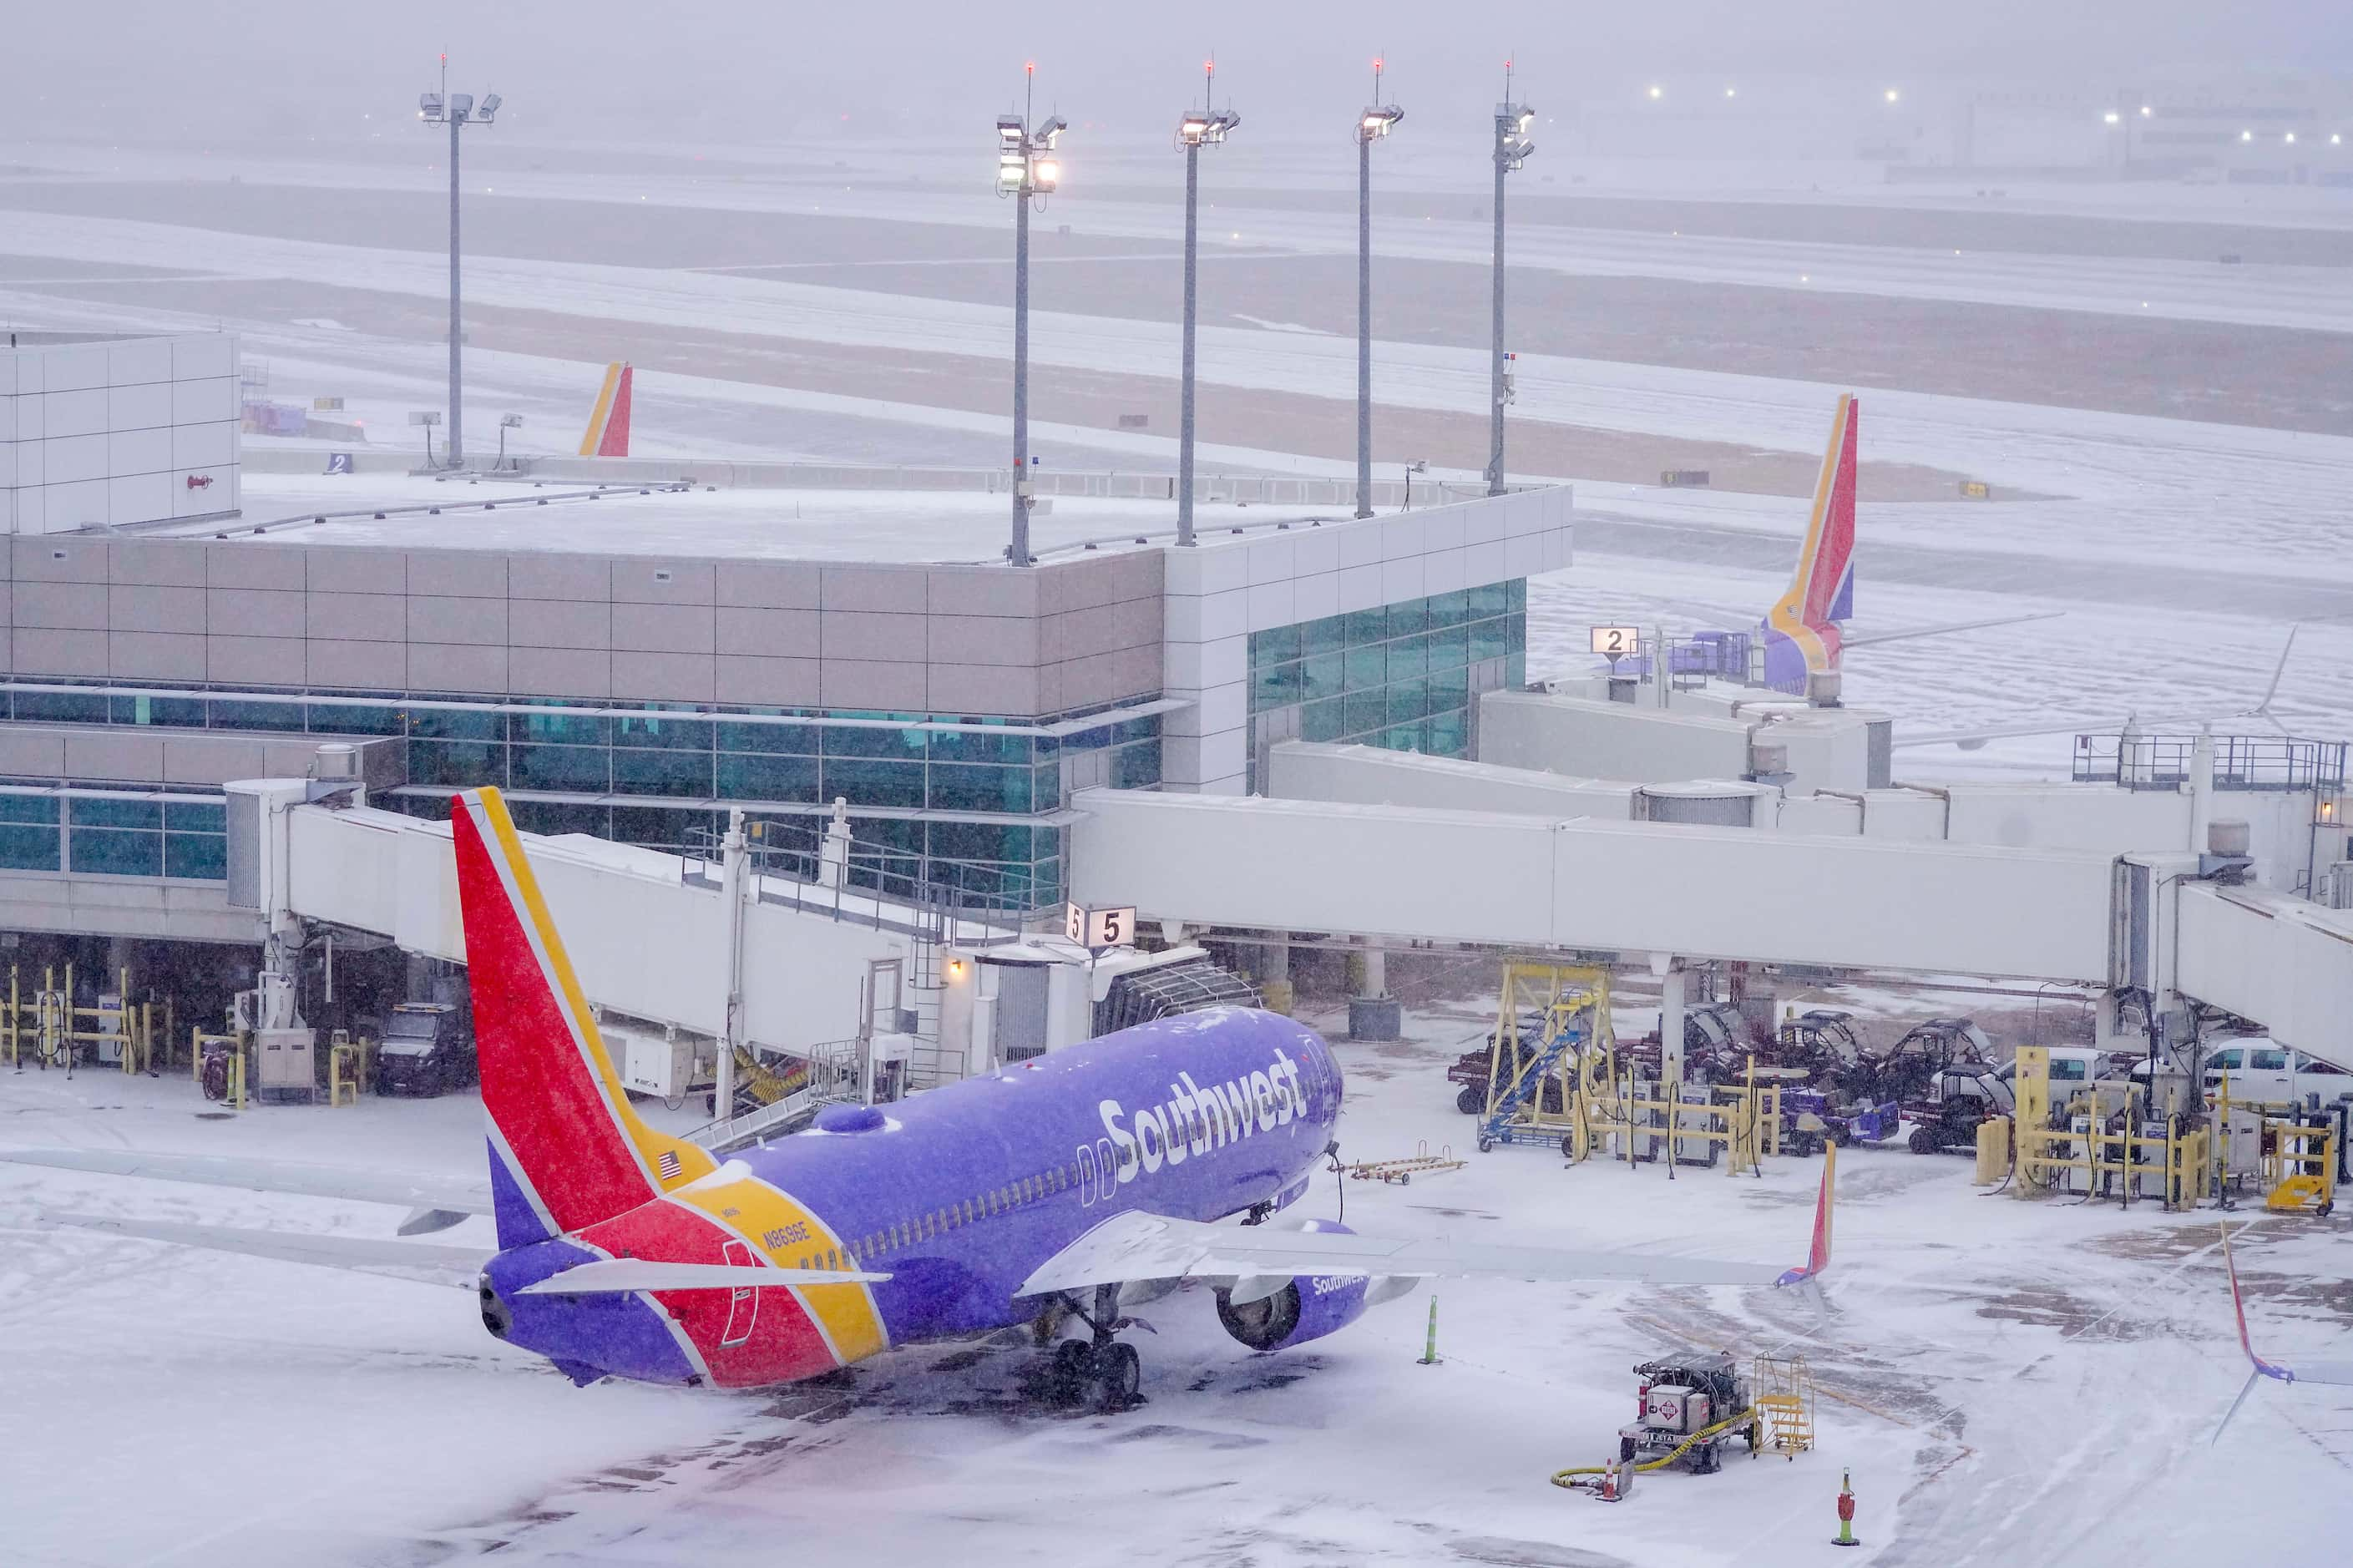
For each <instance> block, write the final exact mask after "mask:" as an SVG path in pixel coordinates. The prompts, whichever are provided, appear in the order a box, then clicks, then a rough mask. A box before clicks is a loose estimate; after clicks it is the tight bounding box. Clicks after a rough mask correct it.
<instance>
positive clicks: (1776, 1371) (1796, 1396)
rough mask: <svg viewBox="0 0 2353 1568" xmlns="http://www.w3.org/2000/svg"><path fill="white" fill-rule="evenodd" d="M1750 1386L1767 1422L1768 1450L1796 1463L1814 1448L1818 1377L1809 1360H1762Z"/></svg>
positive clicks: (1761, 1414) (1769, 1357) (1764, 1358)
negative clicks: (1807, 1363)
mask: <svg viewBox="0 0 2353 1568" xmlns="http://www.w3.org/2000/svg"><path fill="white" fill-rule="evenodd" d="M1748 1386H1749V1389H1750V1396H1749V1403H1750V1404H1751V1405H1754V1406H1755V1407H1756V1410H1757V1415H1759V1416H1760V1417H1761V1418H1762V1419H1763V1422H1764V1426H1765V1443H1764V1447H1767V1448H1768V1449H1770V1450H1771V1451H1772V1452H1774V1453H1776V1454H1779V1455H1781V1456H1783V1457H1784V1458H1791V1459H1794V1458H1797V1457H1798V1456H1799V1455H1800V1454H1802V1453H1804V1452H1805V1451H1806V1450H1807V1449H1809V1448H1810V1447H1813V1446H1814V1374H1813V1371H1812V1369H1811V1368H1810V1367H1808V1366H1807V1365H1806V1358H1805V1357H1803V1356H1791V1357H1789V1358H1788V1360H1786V1361H1776V1360H1774V1359H1773V1358H1772V1357H1771V1356H1761V1355H1760V1356H1758V1357H1757V1367H1756V1370H1755V1372H1753V1373H1751V1374H1750V1376H1749V1379H1748Z"/></svg>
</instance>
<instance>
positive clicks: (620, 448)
mask: <svg viewBox="0 0 2353 1568" xmlns="http://www.w3.org/2000/svg"><path fill="white" fill-rule="evenodd" d="M636 375H637V372H636V370H635V369H634V368H633V367H632V366H630V365H629V364H628V363H625V362H622V363H613V364H608V365H607V366H606V367H605V384H604V385H603V386H602V387H601V388H599V389H598V391H597V393H596V406H595V407H594V408H592V409H590V410H589V413H588V428H587V430H586V432H585V433H584V434H583V435H582V436H581V437H580V455H581V456H582V457H584V458H626V457H628V455H629V391H630V383H631V382H632V381H633V380H634V379H635V378H636Z"/></svg>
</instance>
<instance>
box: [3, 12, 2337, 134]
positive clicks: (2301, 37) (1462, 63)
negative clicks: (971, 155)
mask: <svg viewBox="0 0 2353 1568" xmlns="http://www.w3.org/2000/svg"><path fill="white" fill-rule="evenodd" d="M1507 18H1508V19H1507ZM9 45H10V53H11V55H12V56H13V57H14V60H13V64H14V66H15V69H14V70H13V71H12V73H11V74H12V77H13V78H14V79H15V80H16V81H18V82H29V83H31V84H32V85H33V86H34V88H35V90H34V91H33V92H32V93H31V94H29V95H26V94H23V93H21V92H19V91H14V90H12V91H11V92H10V93H8V94H6V95H0V133H7V134H12V135H18V136H22V135H26V134H37V133H38V132H39V131H40V129H42V128H44V127H46V128H51V129H54V130H56V131H58V132H64V133H69V134H73V135H77V136H79V135H83V134H87V133H89V132H91V131H94V130H98V129H100V128H101V127H108V126H111V127H113V128H114V129H116V130H117V131H118V132H120V133H121V134H123V135H124V136H126V137H147V136H153V135H173V136H178V135H182V134H185V132H187V130H188V129H189V128H191V127H193V126H196V125H206V124H208V125H211V126H214V127H216V128H217V129H216V132H215V134H217V135H218V136H219V137H220V139H221V140H222V141H223V142H228V141H231V140H246V139H248V138H246V137H244V136H243V135H241V134H240V132H243V131H245V130H246V129H248V128H249V129H250V132H251V138H250V139H257V140H260V139H269V138H270V137H273V136H280V135H286V136H309V135H313V134H327V135H332V134H335V133H336V132H337V131H338V129H339V128H348V127H350V126H351V125H352V123H353V120H354V119H355V117H356V113H357V112H358V110H359V109H360V108H361V107H362V106H364V105H377V106H380V107H381V110H386V111H390V112H391V113H393V114H396V115H397V114H399V113H402V112H404V111H407V110H413V107H414V104H415V102H416V94H417V90H418V89H419V88H420V87H422V86H424V85H427V83H428V82H429V81H430V79H431V76H432V72H433V66H434V58H435V56H436V55H437V53H438V51H439V50H441V49H443V48H445V47H446V48H447V49H448V50H449V52H450V54H451V57H452V60H453V76H452V86H453V87H459V88H466V89H472V90H477V91H479V90H480V88H481V86H482V85H483V84H489V85H491V86H492V87H495V88H496V89H498V90H499V91H501V92H502V93H504V94H506V95H507V96H508V98H509V99H510V100H511V102H512V108H513V121H512V123H514V124H515V125H516V126H517V127H518V129H519V131H521V132H527V133H531V134H534V135H544V136H549V137H560V138H562V139H565V140H571V139H575V138H588V137H598V138H602V137H606V136H610V135H613V134H616V133H619V132H622V127H621V126H620V125H619V124H618V123H617V121H619V120H620V119H622V118H623V117H625V116H628V115H629V114H631V113H633V112H634V113H638V114H646V113H651V114H654V115H657V116H659V117H660V119H661V120H662V121H665V124H664V127H663V129H662V131H660V132H657V133H656V134H657V135H658V137H659V139H660V140H663V141H674V140H678V139H680V138H681V136H682V137H684V138H685V139H689V140H691V139H692V138H693V137H694V136H696V135H698V134H708V135H712V136H728V137H758V136H761V135H763V134H776V135H783V134H786V133H790V132H795V131H798V132H809V131H815V130H820V129H828V128H839V127H840V125H841V123H842V122H841V121H840V118H839V117H840V116H841V115H842V114H844V113H848V114H849V115H850V116H851V121H850V123H851V124H852V125H864V126H869V127H872V126H878V125H880V126H883V127H889V126H892V125H905V126H908V127H909V128H911V129H913V130H917V131H922V132H933V131H935V130H937V129H939V128H941V127H944V126H951V125H955V124H958V123H961V122H964V121H969V120H974V119H982V118H985V117H986V115H987V113H988V112H990V111H991V110H995V109H996V108H997V107H999V106H1000V105H1001V104H1002V103H1004V102H1005V101H1006V100H1007V99H1008V97H1009V96H1010V95H1011V94H1012V93H1013V91H1014V90H1016V88H1017V86H1018V80H1019V73H1020V68H1021V65H1022V62H1023V61H1024V60H1025V59H1035V60H1036V61H1037V62H1038V66H1039V89H1040V96H1041V98H1042V99H1049V100H1051V101H1052V103H1053V104H1054V105H1055V106H1056V107H1058V108H1060V110H1061V111H1062V112H1063V113H1064V114H1066V115H1068V116H1069V117H1070V118H1071V120H1073V121H1082V120H1092V121H1103V122H1108V123H1109V124H1110V125H1111V126H1112V127H1113V128H1115V129H1134V130H1138V131H1145V130H1152V129H1155V128H1157V127H1158V126H1159V125H1160V123H1161V122H1162V121H1166V120H1167V119H1168V118H1169V117H1170V115H1171V113H1172V112H1173V111H1174V110H1176V109H1179V108H1182V107H1183V106H1184V103H1185V102H1186V100H1187V97H1188V95H1190V94H1191V93H1192V92H1193V90H1194V89H1195V86H1196V84H1197V82H1198V70H1199V66H1200V61H1201V59H1202V57H1203V55H1204V53H1205V52H1206V51H1208V50H1210V49H1214V50H1215V51H1216V53H1217V56H1218V58H1219V75H1220V80H1221V81H1223V82H1225V83H1227V84H1229V86H1230V87H1231V89H1232V91H1233V94H1234V97H1235V100H1236V101H1237V102H1238V103H1239V104H1240V107H1241V108H1242V109H1243V110H1244V111H1245V113H1246V114H1250V115H1251V116H1252V117H1253V122H1254V123H1265V122H1267V121H1273V122H1275V123H1277V124H1280V123H1282V122H1283V121H1285V120H1286V119H1289V118H1293V117H1294V116H1295V117H1308V116H1329V115H1332V114H1335V113H1336V114H1340V115H1345V114H1346V113H1347V112H1348V111H1349V110H1352V109H1353V108H1354V107H1356V105H1357V104H1358V103H1359V102H1361V101H1362V100H1363V99H1364V97H1365V95H1366V91H1367V90H1368V83H1367V81H1366V62H1367V61H1368V59H1369V58H1370V57H1371V56H1372V55H1373V54H1374V53H1375V52H1377V51H1378V52H1384V53H1386V54H1387V56H1388V59H1389V61H1390V62H1391V67H1392V73H1393V79H1394V81H1395V84H1396V90H1395V94H1394V96H1395V97H1396V98H1397V99H1398V100H1399V101H1402V102H1405V103H1407V104H1408V105H1409V106H1411V105H1415V104H1419V105H1423V106H1435V105H1438V104H1451V103H1454V102H1456V101H1458V100H1459V101H1460V102H1461V103H1463V104H1466V105H1483V104H1484V103H1485V102H1487V101H1490V100H1492V98H1493V93H1494V88H1495V81H1494V79H1495V77H1496V74H1497V68H1498V67H1499V65H1500V63H1501V61H1502V60H1503V58H1504V56H1505V55H1506V54H1510V53H1516V55H1517V56H1518V58H1519V60H1520V63H1521V68H1522V71H1523V77H1524V79H1525V83H1526V91H1525V96H1526V97H1528V98H1529V99H1531V100H1536V101H1539V102H1542V103H1544V104H1545V105H1546V107H1547V108H1550V107H1552V106H1553V105H1556V104H1560V103H1562V102H1564V101H1565V100H1568V99H1569V98H1571V97H1573V96H1575V95H1577V94H1580V93H1587V92H1600V91H1614V90H1616V89H1617V87H1618V85H1619V84H1621V83H1623V82H1625V81H1628V80H1631V79H1636V78H1650V77H1653V76H1656V77H1661V78H1663V79H1669V80H1672V79H1675V78H1676V76H1677V75H1678V73H1684V74H1687V75H1688V76H1690V77H1692V78H1700V77H1709V78H1720V77H1722V76H1724V75H1725V73H1740V74H1742V75H1744V76H1745V77H1761V76H1769V75H1772V74H1775V73H1779V74H1782V75H1785V76H1789V75H1810V76H1819V77H1843V78H1851V79H1855V80H1857V81H1876V80H1879V79H1886V80H1889V81H1897V80H1902V81H1905V82H1907V83H1921V84H1926V83H1927V82H1929V81H1931V80H1933V79H1952V78H1956V77H2014V78H2019V79H2031V80H2037V81H2050V80H2052V79H2058V80H2061V81H2069V80H2073V79H2078V78H2080V79H2084V80H2085V81H2086V82H2087V83H2088V84H2090V85H2094V86H2100V87H2106V86H2113V85H2117V84H2119V83H2120V81H2122V80H2125V79H2130V78H2132V77H2134V76H2135V75H2136V74H2138V73H2147V72H2150V71H2152V70H2155V69H2158V68H2166V67H2181V68H2189V69H2192V70H2200V71H2218V70H2225V69H2229V68H2246V69H2250V70H2259V71H2291V70H2293V71H2303V72H2312V71H2328V72H2337V73H2353V4H2348V0H1936V3H1935V4H1927V3H1922V0H1778V3H1772V4H1768V3H1765V0H1649V3H1646V4H1641V5H1607V6H1604V5H1573V6H1563V5H1522V6H1517V7H1511V6H1505V5H1493V4H1488V5H1463V4H1461V3H1460V0H1356V3H1354V4H1346V5H1341V4H1328V3H1325V0H1260V3H1259V4H1256V5H1237V6H1209V5H1198V6H1166V5H1140V4H1136V3H1135V0H1114V3H1113V4H1109V5H1103V4H1097V5H1076V6H1072V5H1057V6H1047V5H1030V6H1020V5H1003V4H994V5H991V4H979V3H974V0H955V3H950V0H891V3H889V4H871V3H868V4H858V3H839V0H837V3H835V4H831V5H823V6H816V5H793V4H782V5H775V4H769V5H750V4H712V3H703V4H697V3H694V0H563V3H556V0H513V3H510V4H503V5H488V4H483V3H481V0H470V3H458V0H415V3H411V4H405V5H381V4H375V5H359V6H337V5H332V4H321V3H319V0H302V3H299V4H298V3H293V0H240V3H238V4H236V5H206V4H201V3H198V4H189V3H188V0H117V3H111V4H102V5H89V4H83V5H66V4H56V3H49V0H38V3H34V0H28V3H26V4H22V5H16V6H12V7H11V16H10V21H9Z"/></svg>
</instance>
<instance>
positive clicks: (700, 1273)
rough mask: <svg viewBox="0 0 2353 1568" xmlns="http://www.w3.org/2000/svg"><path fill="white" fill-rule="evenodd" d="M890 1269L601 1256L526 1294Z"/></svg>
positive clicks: (719, 1284)
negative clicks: (679, 1261)
mask: <svg viewBox="0 0 2353 1568" xmlns="http://www.w3.org/2000/svg"><path fill="white" fill-rule="evenodd" d="M890 1278H891V1276H890V1275H888V1274H875V1273H870V1272H868V1271H866V1270H864V1269H860V1268H776V1267H774V1266H772V1265H769V1264H765V1263H749V1264H746V1263H660V1262H657V1261H655V1260H653V1259H651V1258H599V1259H597V1260H596V1262H593V1263H583V1264H579V1265H577V1266H576V1267H574V1268H567V1269H565V1271H564V1272H563V1273H561V1274H551V1275H549V1276H548V1277H547V1278H546V1279H542V1280H541V1281H539V1282H538V1283H537V1284H535V1285H526V1286H524V1287H523V1288H522V1289H521V1290H520V1291H518V1292H517V1294H518V1295H523V1296H592V1295H607V1294H619V1293H623V1292H632V1291H638V1290H740V1289H744V1288H745V1287H747V1286H748V1287H750V1288H752V1289H768V1288H771V1287H774V1286H778V1285H854V1284H859V1283H860V1282H864V1283H868V1284H878V1285H879V1284H881V1282H882V1281H883V1280H885V1279H890Z"/></svg>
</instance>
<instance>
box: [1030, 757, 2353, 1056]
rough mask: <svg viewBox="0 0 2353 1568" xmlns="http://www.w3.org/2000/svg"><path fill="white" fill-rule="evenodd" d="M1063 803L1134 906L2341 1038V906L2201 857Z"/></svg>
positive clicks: (1255, 925)
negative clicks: (2209, 1015)
mask: <svg viewBox="0 0 2353 1568" xmlns="http://www.w3.org/2000/svg"><path fill="white" fill-rule="evenodd" d="M1073 804H1074V805H1076V806H1077V807H1078V808H1079V809H1080V811H1081V812H1082V813H1083V816H1082V819H1081V821H1080V823H1079V824H1078V826H1076V827H1074V828H1073V829H1072V844H1071V884H1072V889H1071V897H1072V898H1073V899H1075V900H1078V901H1080V902H1082V903H1086V904H1126V905H1134V906H1135V907H1136V909H1137V910H1139V911H1140V912H1141V913H1142V914H1143V915H1144V916H1145V917H1146V918H1156V919H1161V920H1171V921H1184V922H1186V923H1187V924H1190V925H1196V926H1219V925H1223V926H1238V927H1243V928H1248V929H1253V930H1270V931H1343V932H1347V933H1350V934H1361V935H1366V936H1381V937H1388V938H1395V939H1400V940H1422V941H1434V942H1484V943H1493V944H1495V945H1498V946H1505V947H1525V948H1533V949H1537V950H1561V949H1568V950H1581V951H1588V952H1647V953H1672V954H1675V955H1678V956H1681V957H1684V958H1694V959H1733V960H1748V961H1751V962H1757V963H1800V964H1813V965H1822V966H1826V967H1832V968H1854V969H1892V970H1904V971H1910V972H1912V973H1926V974H1968V975H1978V976H1985V977H1989V978H2001V979H2019V980H2053V981H2066V982H2073V983H2077V984H2090V985H2097V986H2103V987H2122V986H2131V985H2137V986H2141V987H2143V988H2149V987H2152V986H2153V987H2155V988H2157V989H2158V990H2160V991H2170V992H2178V993H2179V994H2182V995H2185V996H2188V997H2190V998H2193V999H2195V1000H2197V1001H2200V1002H2203V1003H2206V1004H2208V1005H2212V1006H2216V1007H2221V1008H2223V1009H2225V1010H2227V1011H2229V1012H2232V1013H2234V1014H2237V1015H2238V1016H2241V1017H2244V1018H2248V1019H2251V1020H2253V1021H2254V1022H2256V1023H2259V1024H2263V1025H2265V1026H2268V1027H2269V1028H2270V1029H2271V1030H2272V1032H2273V1034H2274V1037H2277V1038H2280V1039H2282V1040H2285V1041H2288V1042H2290V1043H2292V1044H2295V1045H2299V1046H2304V1047H2308V1048H2311V1049H2315V1050H2317V1051H2320V1052H2321V1053H2323V1054H2325V1055H2330V1056H2332V1057H2333V1056H2336V1055H2337V1054H2339V1053H2341V1052H2343V1051H2344V1050H2346V1049H2348V1048H2353V911H2346V910H2327V909H2322V908H2320V907H2319V906H2317V905H2314V904H2309V903H2306V902H2304V901H2303V900H2297V899H2293V898H2288V897H2285V896H2284V895H2281V894H2278V893H2274V892H2269V891H2265V890H2263V889H2257V888H2249V887H2233V886H2228V885H2224V884H2221V883H2218V882H2210V881H2201V880H2199V879H2198V877H2197V871H2198V858H2197V857H2196V856H2194V855H2193V856H2183V855H2179V854H2173V855H2165V856H2147V855H2131V856H2126V857H2117V856H2115V855H2109V854H2104V853H2098V852H2093V851H2076V850H2058V849H2031V848H2015V847H2001V846H1995V845H1956V844H1949V843H1942V842H1923V841H1907V840H1895V839H1868V838H1848V837H1816V836H1811V835H1798V834H1783V833H1763V832H1757V831H1753V830H1749V829H1744V828H1736V827H1702V826H1677V825H1668V824H1661V823H1630V822H1623V821H1597V820H1593V819H1590V818H1584V817H1560V816H1549V817H1548V816H1514V815H1506V814H1504V813H1501V812H1473V811H1451V810H1441V809H1433V808H1427V807H1416V806H1396V805H1350V804H1343V803H1335V802H1331V801H1296V800H1267V799H1253V798H1234V797H1229V796H1224V797H1221V796H1209V795H1156V794H1145V793H1141V792H1127V791H1113V790H1087V791H1082V792H1081V793H1079V794H1078V795H1075V796H1074V797H1073ZM2148 900H2155V903H2156V907H2155V908H2154V909H2148V908H2144V907H2142V906H2143V905H2145V904H2146V903H2147V901H2148Z"/></svg>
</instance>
